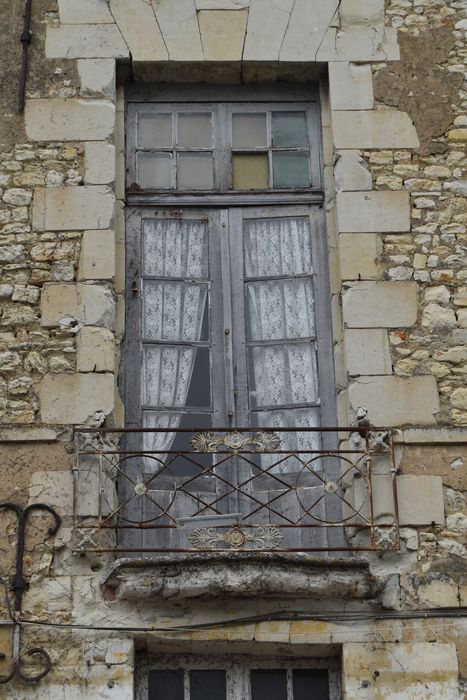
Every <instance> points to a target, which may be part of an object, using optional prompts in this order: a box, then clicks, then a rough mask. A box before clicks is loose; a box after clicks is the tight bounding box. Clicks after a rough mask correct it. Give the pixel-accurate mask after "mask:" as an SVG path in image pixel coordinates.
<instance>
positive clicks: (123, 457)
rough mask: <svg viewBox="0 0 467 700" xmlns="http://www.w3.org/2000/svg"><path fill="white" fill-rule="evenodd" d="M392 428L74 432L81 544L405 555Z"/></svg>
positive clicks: (142, 549)
mask: <svg viewBox="0 0 467 700" xmlns="http://www.w3.org/2000/svg"><path fill="white" fill-rule="evenodd" d="M396 489H397V485H396V467H395V462H394V435H393V433H392V431H391V430H386V429H382V428H378V429H375V428H358V429H356V428H322V427H320V428H308V427H306V428H282V427H268V428H257V429H255V428H247V429H241V428H235V429H220V428H219V429H212V430H206V429H205V428H204V429H200V430H196V429H192V430H189V431H188V430H185V429H175V428H165V429H158V430H154V429H144V428H141V429H120V430H118V429H99V428H80V429H77V430H76V431H75V465H74V549H75V551H79V552H116V553H121V554H122V555H126V556H136V555H139V554H140V555H144V556H147V555H149V554H150V553H153V555H154V556H156V555H161V554H164V553H174V554H175V553H185V554H186V553H207V552H209V553H211V554H213V553H216V554H217V555H220V554H225V553H234V552H235V553H239V552H243V553H248V552H249V553H259V552H269V553H274V552H275V553H281V552H282V553H284V552H289V553H299V552H301V553H306V552H318V553H319V552H322V553H323V554H324V553H326V552H358V551H387V550H391V549H392V550H394V549H398V548H399V526H398V515H397V490H396Z"/></svg>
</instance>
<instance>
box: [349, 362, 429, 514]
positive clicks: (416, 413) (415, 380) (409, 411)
mask: <svg viewBox="0 0 467 700" xmlns="http://www.w3.org/2000/svg"><path fill="white" fill-rule="evenodd" d="M349 397H350V403H351V405H352V407H353V409H354V411H355V412H356V411H357V409H358V408H359V407H360V406H365V407H366V408H367V409H368V416H369V419H370V421H371V423H373V424H374V425H383V426H384V425H387V426H395V425H408V424H412V425H429V424H432V423H435V420H436V414H437V413H438V412H439V397H438V391H437V387H436V380H435V378H434V377H432V376H428V375H425V376H417V377H410V378H408V379H405V378H404V379H403V378H401V377H396V376H391V377H384V376H375V377H360V378H359V379H356V380H355V381H354V382H353V383H352V384H351V386H350V389H349ZM406 524H408V525H409V524H410V523H408V522H407V523H406Z"/></svg>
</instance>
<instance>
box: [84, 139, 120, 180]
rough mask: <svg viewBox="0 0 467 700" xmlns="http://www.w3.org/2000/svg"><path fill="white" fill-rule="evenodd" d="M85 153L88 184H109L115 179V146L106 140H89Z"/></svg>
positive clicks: (85, 176)
mask: <svg viewBox="0 0 467 700" xmlns="http://www.w3.org/2000/svg"><path fill="white" fill-rule="evenodd" d="M84 153H85V159H86V160H85V162H86V169H85V171H84V181H85V183H86V184H88V185H108V184H109V183H111V182H113V181H114V180H115V146H112V144H110V143H106V142H105V141H88V142H86V143H85V144H84Z"/></svg>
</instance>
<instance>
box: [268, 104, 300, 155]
mask: <svg viewBox="0 0 467 700" xmlns="http://www.w3.org/2000/svg"><path fill="white" fill-rule="evenodd" d="M272 145H273V146H274V147H276V148H277V147H279V148H280V147H286V148H294V147H298V146H307V145H308V134H307V132H306V114H305V112H273V115H272Z"/></svg>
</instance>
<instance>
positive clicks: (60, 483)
mask: <svg viewBox="0 0 467 700" xmlns="http://www.w3.org/2000/svg"><path fill="white" fill-rule="evenodd" d="M49 376H52V375H49ZM54 376H56V377H59V376H70V375H54ZM33 503H47V505H49V506H52V508H56V509H57V510H58V513H59V515H71V514H72V512H73V476H72V473H71V469H69V470H67V471H57V470H53V471H49V470H47V471H35V472H34V473H33V474H32V475H31V482H30V486H29V500H28V505H32V504H33Z"/></svg>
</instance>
